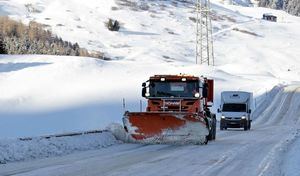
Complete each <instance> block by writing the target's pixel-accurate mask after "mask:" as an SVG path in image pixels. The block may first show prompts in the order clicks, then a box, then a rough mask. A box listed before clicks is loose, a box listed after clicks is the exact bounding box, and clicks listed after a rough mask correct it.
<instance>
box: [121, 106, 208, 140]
mask: <svg viewBox="0 0 300 176" xmlns="http://www.w3.org/2000/svg"><path fill="white" fill-rule="evenodd" d="M206 123H207V122H206V120H205V118H204V117H203V116H201V115H199V114H197V113H187V112H125V114H124V117H123V124H124V129H125V131H126V132H127V134H128V140H129V142H134V143H146V144H161V143H163V144H170V143H171V144H186V143H191V144H207V136H208V134H209V130H208V128H207V124H206Z"/></svg>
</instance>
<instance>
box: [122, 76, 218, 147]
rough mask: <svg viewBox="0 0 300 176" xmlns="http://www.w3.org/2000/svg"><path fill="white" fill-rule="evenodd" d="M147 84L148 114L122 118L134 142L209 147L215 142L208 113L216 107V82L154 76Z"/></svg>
mask: <svg viewBox="0 0 300 176" xmlns="http://www.w3.org/2000/svg"><path fill="white" fill-rule="evenodd" d="M147 83H148V86H147V85H146V83H144V84H143V91H142V92H143V97H145V98H147V99H148V105H147V107H146V112H128V111H126V112H125V114H124V117H123V124H124V129H125V131H126V132H127V133H128V135H129V137H130V138H131V140H132V141H135V142H145V143H148V142H150V143H153V142H154V143H168V142H182V141H191V142H196V143H207V141H208V140H209V139H214V138H215V118H212V114H211V113H210V111H209V109H208V107H209V105H211V104H212V103H213V80H208V79H206V78H201V77H200V78H199V77H195V76H189V75H155V76H152V77H150V79H149V80H148V81H147ZM203 89H206V91H205V92H203V91H202V90H203ZM203 95H205V96H203Z"/></svg>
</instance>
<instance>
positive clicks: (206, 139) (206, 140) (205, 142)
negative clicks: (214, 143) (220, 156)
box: [203, 136, 209, 145]
mask: <svg viewBox="0 0 300 176" xmlns="http://www.w3.org/2000/svg"><path fill="white" fill-rule="evenodd" d="M208 138H209V137H208V136H206V137H205V141H204V143H203V144H205V145H207V143H208Z"/></svg>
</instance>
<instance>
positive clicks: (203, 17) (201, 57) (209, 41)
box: [196, 0, 215, 66]
mask: <svg viewBox="0 0 300 176" xmlns="http://www.w3.org/2000/svg"><path fill="white" fill-rule="evenodd" d="M196 1H197V2H196V13H197V34H196V40H197V41H196V64H207V65H212V66H214V65H215V61H214V51H213V38H212V25H211V18H210V0H196Z"/></svg>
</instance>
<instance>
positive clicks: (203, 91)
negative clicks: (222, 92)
mask: <svg viewBox="0 0 300 176" xmlns="http://www.w3.org/2000/svg"><path fill="white" fill-rule="evenodd" d="M202 97H203V98H207V97H208V84H207V83H204V84H203V87H202Z"/></svg>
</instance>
